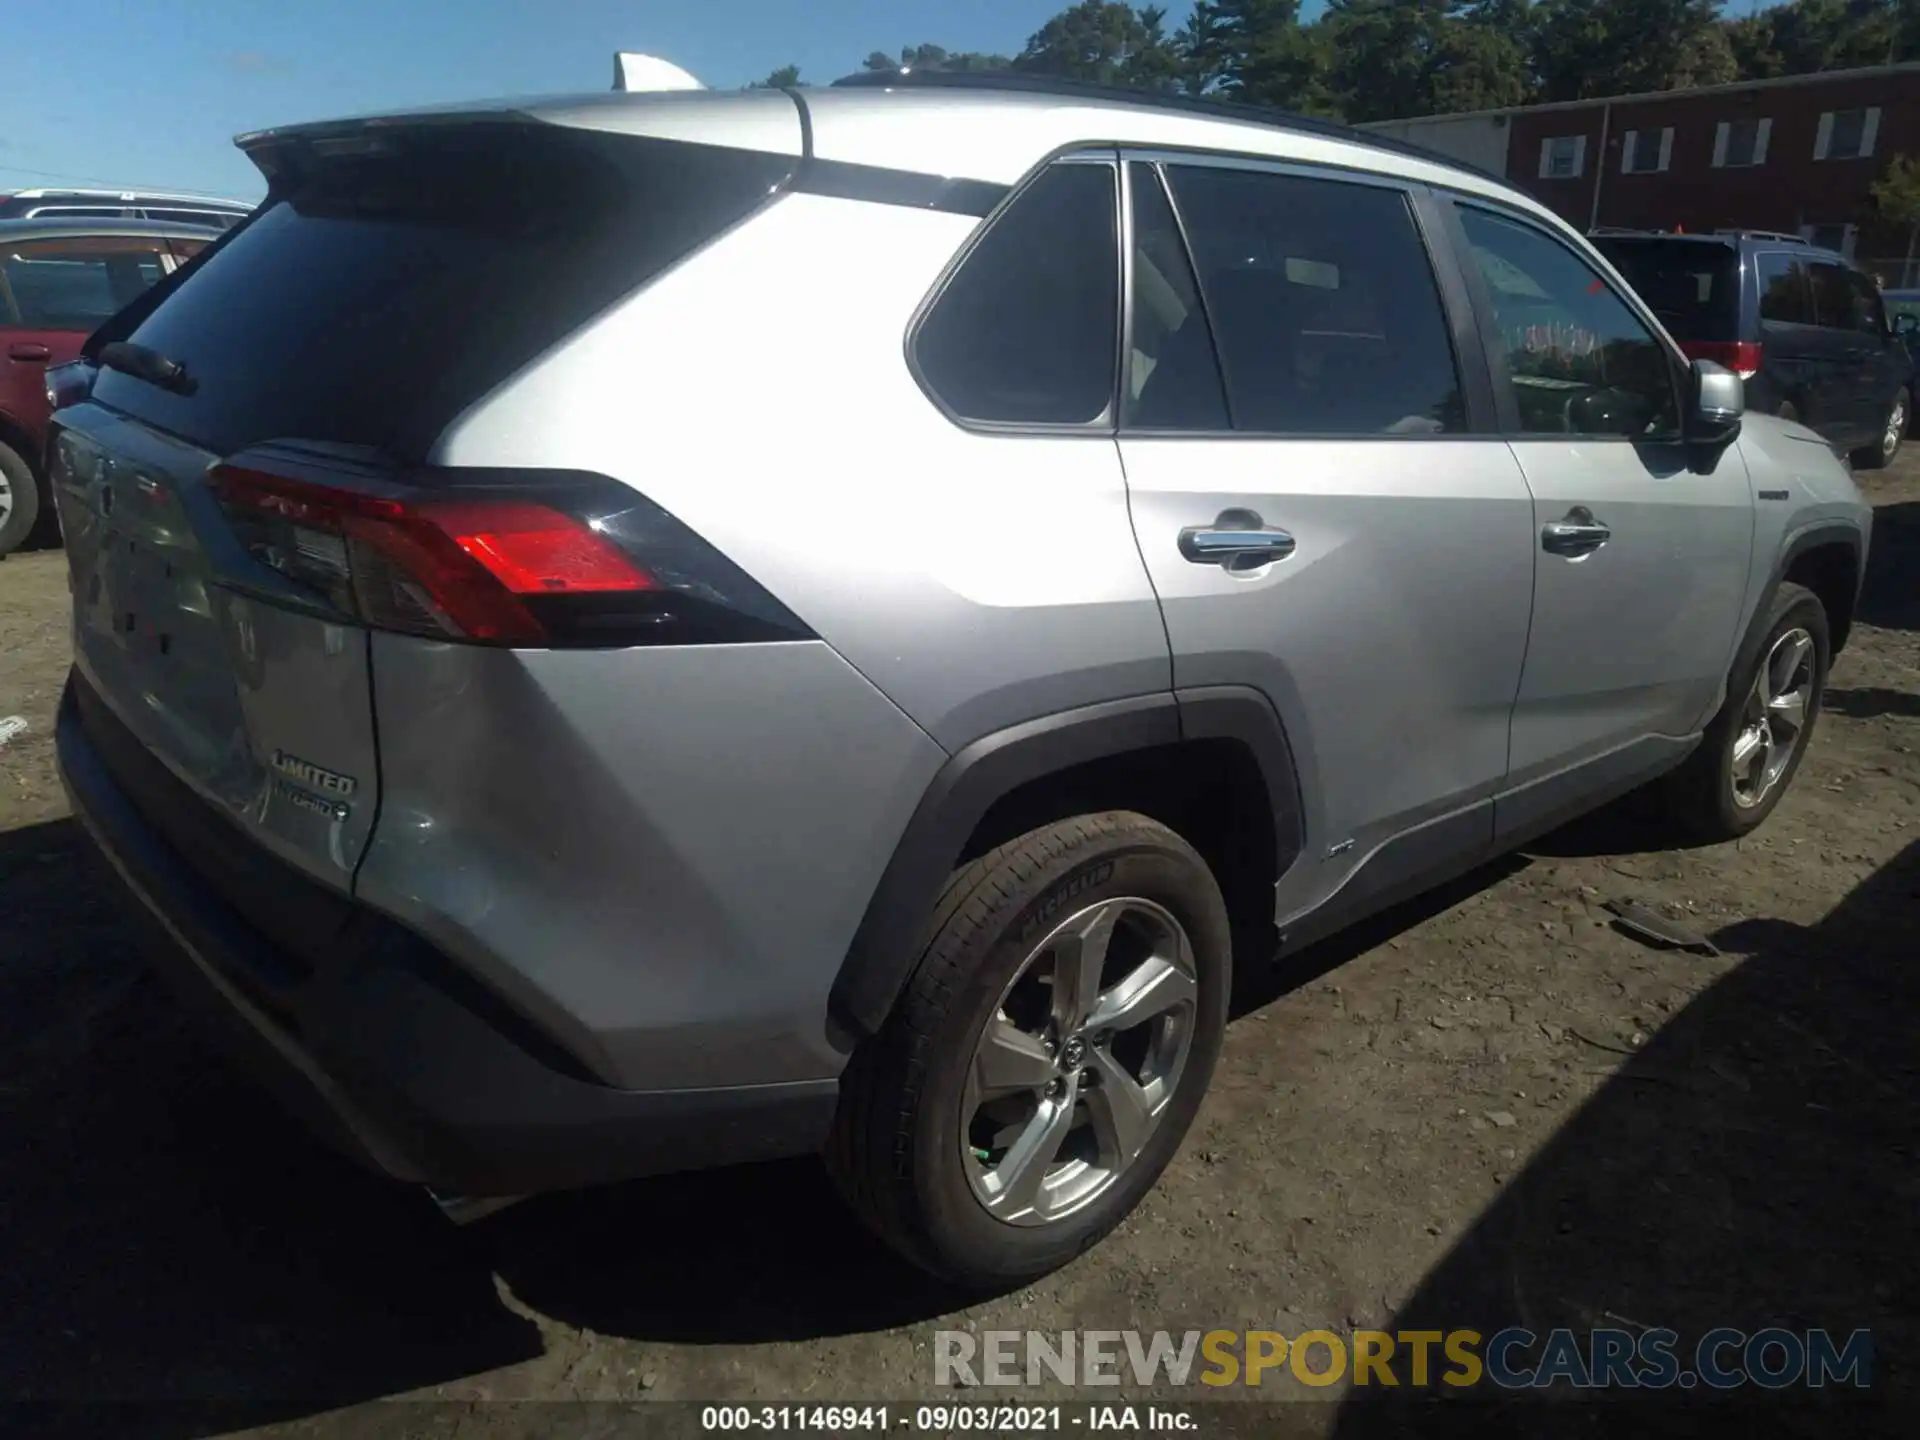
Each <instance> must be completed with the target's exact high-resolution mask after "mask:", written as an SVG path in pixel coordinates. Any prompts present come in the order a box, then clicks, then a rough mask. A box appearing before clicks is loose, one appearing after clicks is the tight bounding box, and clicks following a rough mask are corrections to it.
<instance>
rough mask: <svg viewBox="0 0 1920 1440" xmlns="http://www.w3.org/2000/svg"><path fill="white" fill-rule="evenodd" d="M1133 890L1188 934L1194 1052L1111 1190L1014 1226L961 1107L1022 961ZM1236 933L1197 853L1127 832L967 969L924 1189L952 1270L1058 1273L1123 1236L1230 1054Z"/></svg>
mask: <svg viewBox="0 0 1920 1440" xmlns="http://www.w3.org/2000/svg"><path fill="white" fill-rule="evenodd" d="M1169 838H1170V839H1171V838H1172V837H1169ZM1102 871H1105V872H1106V873H1105V874H1101V873H1100V872H1102ZM1122 895H1132V896H1138V897H1140V898H1142V899H1146V900H1151V901H1153V902H1154V903H1156V904H1159V905H1162V906H1164V907H1165V908H1166V909H1167V910H1168V911H1169V912H1170V913H1171V914H1172V915H1173V916H1174V918H1175V919H1176V920H1178V921H1179V922H1180V924H1181V926H1182V927H1183V928H1185V930H1186V932H1187V935H1188V938H1189V940H1190V942H1191V943H1192V946H1193V952H1194V966H1195V971H1196V978H1197V981H1198V988H1199V996H1198V1000H1197V1003H1196V1005H1195V1016H1194V1035H1193V1047H1192V1049H1191V1051H1190V1052H1189V1053H1188V1057H1187V1062H1186V1067H1185V1069H1184V1070H1183V1071H1182V1073H1181V1077H1180V1082H1179V1085H1178V1088H1177V1089H1176V1090H1175V1092H1174V1096H1173V1099H1172V1100H1171V1101H1170V1102H1169V1104H1168V1107H1167V1109H1166V1111H1165V1112H1164V1113H1163V1114H1162V1116H1161V1118H1160V1123H1159V1124H1158V1126H1157V1127H1156V1128H1155V1130H1154V1133H1153V1136H1152V1138H1151V1139H1150V1140H1149V1141H1148V1142H1147V1146H1146V1148H1145V1150H1143V1151H1142V1152H1141V1154H1140V1156H1139V1158H1138V1159H1136V1160H1135V1161H1134V1163H1133V1165H1132V1167H1131V1168H1130V1169H1129V1170H1128V1171H1127V1172H1126V1173H1125V1174H1124V1175H1122V1176H1121V1177H1120V1179H1119V1180H1118V1181H1117V1182H1116V1183H1115V1184H1114V1185H1113V1186H1112V1187H1111V1188H1110V1189H1108V1190H1107V1191H1106V1193H1105V1194H1103V1195H1101V1196H1100V1197H1099V1198H1098V1199H1097V1200H1095V1201H1094V1202H1093V1203H1092V1204H1090V1205H1088V1206H1086V1207H1085V1208H1084V1209H1083V1210H1080V1211H1078V1212H1076V1213H1075V1214H1074V1215H1073V1216H1071V1217H1069V1218H1067V1219H1066V1220H1063V1221H1061V1222H1058V1223H1056V1224H1052V1225H1045V1226H1019V1225H1009V1224H1007V1223H1006V1222H1005V1221H1002V1220H998V1219H995V1218H994V1217H993V1216H992V1215H990V1214H988V1213H987V1211H986V1210H985V1208H984V1207H983V1206H982V1205H981V1204H980V1202H979V1200H978V1198H976V1196H975V1195H974V1193H973V1189H972V1187H971V1185H969V1184H968V1181H967V1176H966V1173H965V1171H964V1168H963V1166H964V1163H965V1162H964V1159H963V1157H962V1154H961V1144H960V1128H959V1120H960V1104H961V1094H962V1090H963V1088H964V1084H965V1079H966V1073H967V1069H968V1067H969V1066H970V1065H971V1063H972V1058H973V1053H974V1048H975V1046H976V1045H977V1043H978V1041H979V1037H980V1035H981V1033H982V1031H983V1030H984V1028H985V1026H986V1023H987V1021H988V1019H989V1017H990V1016H991V1014H992V1013H993V1010H994V1009H995V1008H996V1007H997V1006H998V1004H999V1000H1000V996H1001V995H1002V994H1003V993H1004V992H1005V990H1006V987H1007V985H1008V983H1009V982H1010V981H1011V980H1012V978H1013V976H1014V974H1015V972H1016V971H1017V969H1018V968H1019V966H1020V963H1021V962H1022V961H1023V960H1024V959H1025V958H1026V957H1027V955H1028V954H1029V953H1030V952H1031V950H1032V947H1033V946H1034V945H1035V944H1037V943H1038V942H1039V940H1040V939H1041V937H1042V936H1043V935H1044V934H1045V933H1046V931H1047V930H1048V929H1049V928H1050V927H1051V926H1053V925H1055V924H1058V923H1059V922H1060V921H1061V920H1064V919H1066V918H1067V917H1068V916H1069V915H1071V914H1073V913H1074V912H1075V911H1078V910H1081V909H1085V908H1086V907H1088V906H1090V905H1094V904H1097V903H1098V902H1099V901H1101V900H1106V899H1112V898H1115V897H1118V896H1122ZM1229 934H1230V932H1229V928H1228V925H1227V917H1226V909H1225V906H1224V905H1223V904H1222V902H1221V899H1220V892H1219V889H1218V887H1217V886H1216V885H1215V883H1214V880H1213V877H1212V875H1211V874H1210V873H1209V872H1208V871H1207V868H1206V866H1205V864H1204V863H1203V862H1202V861H1201V860H1200V858H1199V857H1198V856H1197V855H1194V854H1193V853H1192V852H1191V851H1190V850H1187V849H1186V848H1185V846H1180V847H1179V848H1178V849H1175V848H1173V847H1172V846H1169V845H1166V844H1157V843H1154V842H1153V841H1152V840H1150V839H1142V838H1138V837H1127V838H1126V839H1125V840H1123V841H1121V842H1120V843H1109V844H1104V845H1100V846H1097V847H1090V848H1088V849H1086V850H1083V851H1079V852H1077V853H1074V854H1072V855H1071V857H1070V859H1069V860H1068V862H1067V863H1065V864H1064V865H1061V866H1059V867H1058V868H1054V869H1052V870H1051V873H1045V874H1043V875H1042V877H1040V884H1039V888H1038V891H1037V893H1035V894H1033V895H1032V898H1031V899H1030V900H1028V902H1027V903H1026V904H1024V905H1021V906H1020V907H1019V908H1018V909H1017V910H1016V911H1015V912H1014V914H1013V916H1012V918H1011V921H1010V923H1006V924H1003V925H1001V926H1000V927H999V929H998V932H997V934H995V936H994V937H993V938H992V940H990V941H989V942H988V943H987V944H986V945H984V946H983V947H981V948H980V953H979V954H978V955H977V957H975V963H973V964H971V965H969V966H968V967H966V971H965V979H964V981H963V982H962V984H961V986H960V987H959V988H958V990H957V992H956V993H955V994H954V996H953V997H952V1001H951V1003H950V1004H949V1005H948V1006H947V1009H946V1014H945V1016H944V1017H943V1019H942V1021H941V1022H940V1024H939V1027H938V1029H937V1031H936V1033H935V1036H934V1045H933V1047H932V1048H933V1058H932V1060H931V1061H930V1063H929V1066H928V1071H927V1074H926V1077H925V1083H924V1084H923V1085H922V1087H921V1089H920V1094H919V1103H918V1106H917V1114H916V1116H915V1123H914V1145H913V1177H914V1181H913V1183H914V1189H915V1191H916V1199H917V1200H918V1202H919V1203H918V1208H919V1209H920V1211H921V1214H922V1216H923V1218H924V1222H925V1225H926V1231H927V1236H928V1240H929V1242H930V1244H931V1245H932V1247H933V1248H934V1250H935V1251H936V1252H937V1253H939V1255H940V1257H941V1260H942V1264H943V1268H945V1269H948V1270H949V1271H950V1272H951V1273H956V1274H961V1275H964V1276H966V1277H968V1278H970V1279H973V1280H977V1281H979V1282H981V1283H993V1282H995V1281H997V1280H1006V1281H1015V1280H1019V1279H1023V1278H1027V1277H1030V1276H1033V1275H1036V1274H1040V1273H1043V1272H1045V1271H1048V1270H1052V1269H1054V1268H1056V1267H1058V1266H1059V1265H1062V1264H1065V1263H1066V1262H1067V1261H1069V1260H1071V1259H1072V1258H1073V1257H1074V1256H1076V1255H1078V1254H1080V1253H1081V1252H1082V1251H1084V1250H1086V1249H1087V1248H1088V1247H1089V1246H1091V1245H1093V1244H1094V1243H1095V1242H1096V1241H1098V1240H1099V1239H1100V1238H1101V1237H1102V1236H1103V1235H1105V1234H1107V1233H1108V1232H1109V1231H1110V1230H1112V1228H1113V1227H1114V1226H1115V1225H1117V1224H1118V1223H1119V1222H1120V1221H1121V1220H1122V1219H1124V1218H1125V1217H1126V1215H1127V1214H1128V1213H1129V1212H1130V1211H1131V1210H1132V1209H1133V1208H1134V1206H1135V1205H1137V1204H1138V1203H1139V1201H1140V1199H1141V1198H1142V1197H1143V1196H1144V1195H1145V1194H1146V1193H1147V1191H1148V1190H1150V1189H1151V1188H1152V1186H1153V1184H1154V1182H1155V1181H1156V1180H1157V1179H1158V1178H1159V1176H1160V1173H1161V1172H1162V1171H1163V1170H1164V1169H1165V1168H1166V1166H1167V1163H1168V1162H1169V1161H1170V1160H1172V1158H1173V1156H1174V1154H1175V1152H1176V1151H1177V1150H1178V1149H1179V1147H1180V1142H1181V1141H1182V1139H1184V1138H1185V1135H1186V1132H1187V1129H1188V1127H1189V1126H1190V1125H1191V1123H1192V1120H1193V1116H1194V1114H1195V1112H1196V1111H1197V1110H1198V1109H1199V1107H1200V1103H1201V1100H1202V1099H1203V1098H1204V1096H1205V1094H1206V1090H1207V1084H1208V1081H1209V1080H1210V1079H1211V1077H1212V1072H1213V1068H1214V1064H1215V1062H1216V1061H1217V1059H1218V1058H1219V1052H1220V1046H1221V1042H1222V1039H1223V1036H1224V1033H1225V1029H1226V1019H1227V1006H1228V999H1229V994H1230V991H1231V989H1232V973H1231V972H1232V964H1231V949H1230V946H1231V941H1230V938H1229Z"/></svg>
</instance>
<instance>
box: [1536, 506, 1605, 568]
mask: <svg viewBox="0 0 1920 1440" xmlns="http://www.w3.org/2000/svg"><path fill="white" fill-rule="evenodd" d="M1612 538H1613V531H1611V530H1609V529H1608V528H1607V527H1606V526H1605V525H1603V524H1601V523H1600V522H1599V521H1598V520H1596V519H1594V518H1593V512H1592V511H1591V510H1589V509H1587V507H1586V506H1584V505H1576V506H1574V507H1573V508H1572V509H1571V510H1569V511H1568V512H1567V518H1566V519H1564V520H1554V521H1550V522H1549V523H1548V524H1545V525H1543V526H1541V527H1540V548H1541V549H1542V550H1544V551H1546V552H1547V553H1548V554H1549V555H1565V556H1568V557H1570V558H1572V559H1576V560H1577V559H1578V558H1579V557H1580V556H1582V555H1591V554H1592V553H1593V552H1594V551H1596V550H1598V549H1599V548H1600V547H1601V546H1602V545H1604V544H1606V543H1607V542H1608V541H1609V540H1611V539H1612Z"/></svg>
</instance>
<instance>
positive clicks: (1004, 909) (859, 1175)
mask: <svg viewBox="0 0 1920 1440" xmlns="http://www.w3.org/2000/svg"><path fill="white" fill-rule="evenodd" d="M1231 968H1232V958H1231V949H1230V942H1229V929H1228V923H1227V914H1226V907H1225V905H1224V904H1223V902H1222V900H1221V897H1220V890H1219V887H1218V886H1217V885H1216V884H1215V882H1214V878H1213V875H1212V873H1211V872H1210V871H1209V870H1208V869H1207V866H1206V863H1205V862H1204V861H1202V860H1201V858H1200V857H1199V856H1198V855H1197V854H1196V853H1195V852H1194V850H1193V848H1192V847H1191V846H1189V845H1188V844H1187V843H1186V841H1184V840H1182V839H1181V838H1180V837H1179V836H1178V835H1176V834H1175V833H1174V832H1173V831H1171V830H1169V829H1167V828H1166V827H1165V826H1163V825H1160V824H1158V823H1157V822H1155V821H1153V820H1149V819H1147V818H1146V817H1145V816H1142V815H1135V814H1131V813H1127V812H1110V813H1106V814H1099V815H1087V816H1081V817H1079V818H1076V819H1073V820H1068V821H1063V822H1060V823H1058V824H1054V825H1048V826H1045V827H1043V828H1041V829H1038V830H1034V831H1032V832H1030V833H1028V834H1026V835H1023V836H1021V837H1020V838H1019V839H1017V840H1013V841H1010V842H1009V843H1007V844H1005V845H1002V846H1000V847H999V848H998V849H996V850H993V851H991V852H989V853H988V854H986V855H983V856H981V857H980V858H979V859H977V860H975V861H974V862H973V863H971V864H969V865H967V866H965V867H963V868H962V869H960V870H958V871H956V872H955V873H954V874H953V876H952V877H951V878H950V879H949V880H948V882H947V885H946V888H945V890H944V891H943V892H942V895H941V897H940V900H939V903H938V904H937V905H936V906H935V909H934V913H933V916H932V917H931V924H930V927H929V934H928V938H927V941H926V947H925V949H924V951H923V952H922V954H921V958H920V963H919V965H918V967H917V969H916V970H915V971H914V974H913V977H912V979H911V980H910V981H909V982H908V986H907V990H906V992H905V993H904V994H903V995H902V996H901V998H900V1001H899V1003H898V1004H897V1005H896V1006H895V1008H894V1012H893V1014H892V1015H891V1016H889V1017H888V1020H887V1023H886V1024H885V1025H884V1026H883V1027H882V1029H881V1031H880V1033H879V1034H878V1035H875V1036H874V1037H872V1039H870V1040H869V1041H867V1042H866V1043H865V1044H864V1045H862V1046H861V1048H860V1049H859V1051H857V1052H856V1053H855V1055H854V1057H853V1059H852V1061H851V1062H850V1063H849V1065H848V1068H847V1072H846V1074H845V1076H844V1077H843V1078H842V1081H841V1102H840V1113H839V1115H838V1117H837V1119H836V1122H835V1127H834V1135H833V1139H832V1141H831V1142H830V1145H829V1148H828V1164H829V1168H830V1169H831V1171H832V1172H833V1175H834V1178H835V1180H836V1182H837V1183H838V1185H839V1187H840V1189H841V1191H842V1193H843V1194H845V1195H846V1197H847V1199H848V1200H849V1201H850V1202H851V1203H852V1205H853V1207H854V1208H855V1209H856V1210H857V1211H858V1212H859V1213H860V1215H861V1218H862V1219H863V1220H865V1221H866V1223H867V1224H868V1225H869V1226H870V1227H871V1228H872V1229H873V1230H874V1231H875V1232H876V1233H877V1234H878V1235H879V1236H880V1237H881V1238H882V1239H883V1240H885V1241H886V1242H887V1243H888V1244H889V1245H891V1246H892V1247H893V1248H894V1249H896V1250H897V1251H899V1252H900V1253H901V1254H902V1255H904V1256H905V1257H906V1258H908V1259H909V1260H911V1261H912V1262H913V1263H915V1264H916V1265H918V1266H920V1267H921V1268H922V1269H925V1270H927V1271H929V1272H931V1273H932V1274H934V1275H937V1276H939V1277H940V1278H942V1279H945V1280H947V1281H950V1282H953V1283H956V1284H959V1285H962V1286H965V1287H968V1288H971V1289H982V1290H991V1289H1001V1288H1005V1287H1007V1286H1010V1285H1015V1284H1019V1283H1022V1282H1024V1281H1027V1280H1032V1279H1035V1278H1037V1277H1038V1276H1041V1275H1044V1274H1046V1273H1047V1272H1048V1271H1050V1270H1054V1269H1057V1268H1058V1267H1059V1266H1061V1265H1064V1264H1066V1263H1067V1262H1068V1261H1069V1260H1071V1259H1073V1258H1074V1256H1076V1255H1078V1254H1080V1253H1081V1252H1082V1251H1083V1250H1086V1249H1087V1248H1088V1247H1090V1246H1092V1245H1093V1244H1094V1243H1096V1242H1097V1241H1098V1240H1099V1239H1100V1238H1101V1237H1102V1236H1104V1235H1106V1234H1107V1232H1108V1231H1110V1230H1112V1229H1113V1227H1114V1226H1115V1225H1117V1224H1119V1223H1120V1221H1121V1220H1122V1219H1124V1218H1125V1217H1126V1215H1127V1214H1128V1212H1130V1211H1131V1210H1132V1209H1133V1208H1134V1206H1135V1205H1137V1204H1138V1203H1139V1202H1140V1199H1141V1197H1143V1196H1144V1195H1145V1194H1146V1193H1147V1191H1148V1190H1149V1189H1151V1188H1152V1186H1153V1183H1154V1181H1155V1180H1157V1179H1158V1178H1159V1176H1160V1172H1161V1171H1162V1170H1163V1169H1165V1168H1166V1165H1167V1162H1168V1161H1169V1160H1171V1159H1172V1158H1173V1154H1174V1152H1175V1151H1176V1150H1177V1149H1178V1148H1179V1145H1180V1142H1181V1140H1182V1138H1184V1136H1185V1135H1186V1132H1187V1128H1188V1126H1189V1125H1191V1123H1192V1121H1193V1116H1194V1113H1195V1111H1196V1110H1198V1108H1199V1105H1200V1100H1201V1097H1202V1096H1203V1095H1204V1094H1205V1092H1206V1088H1207V1082H1208V1080H1209V1078H1210V1077H1211V1076H1212V1073H1213V1067H1214V1062H1215V1060H1216V1059H1217V1058H1218V1056H1219V1053H1220V1045H1221V1040H1222V1037H1223V1036H1224V1033H1225V1029H1226V1019H1227V1000H1228V994H1229V991H1230V990H1231V988H1232V987H1231V981H1232V976H1231Z"/></svg>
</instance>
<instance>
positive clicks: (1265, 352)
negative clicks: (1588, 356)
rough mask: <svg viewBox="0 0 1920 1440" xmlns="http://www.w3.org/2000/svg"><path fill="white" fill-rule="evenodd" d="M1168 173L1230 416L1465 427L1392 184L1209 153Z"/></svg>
mask: <svg viewBox="0 0 1920 1440" xmlns="http://www.w3.org/2000/svg"><path fill="white" fill-rule="evenodd" d="M1166 174H1167V179H1168V183H1169V184H1170V185H1171V187H1172V191H1173V198H1174V202H1175V203H1176V205H1177V206H1178V207H1179V212H1180V218H1181V220H1182V221H1183V222H1184V223H1185V226H1186V232H1187V239H1188V241H1189V243H1190V244H1191V246H1192V250H1193V257H1194V265H1195V268H1196V269H1197V270H1198V271H1199V275H1200V292H1201V294H1202V296H1203V297H1204V298H1205V300H1206V307H1207V313H1208V315H1209V316H1210V317H1211V318H1212V320H1213V326H1214V333H1215V336H1216V338H1217V339H1218V341H1219V347H1220V356H1221V361H1222V364H1223V365H1224V367H1225V370H1226V378H1227V391H1228V395H1229V397H1230V399H1231V401H1232V406H1233V423H1234V426H1235V428H1236V429H1240V430H1257V431H1263V432H1266V433H1270V434H1283V435H1284V434H1295V435H1301V434H1307V435H1314V434H1317V435H1420V434H1434V433H1438V432H1441V431H1449V430H1464V429H1465V428H1466V411H1465V405H1464V403H1463V400H1462V395H1461V389H1460V379H1459V373H1458V371H1457V370H1456V368H1455V365H1454V356H1453V344H1452V340H1451V338H1450V336H1449V334H1448V330H1447V322H1446V316H1445V312H1444V311H1443V310H1442V308H1441V303H1440V291H1439V288H1438V286H1437V285H1436V283H1435V281H1434V277H1433V269H1432V266H1431V265H1430V264H1429V262H1428V259H1427V253H1426V247H1425V245H1424V244H1423V243H1422V242H1421V239H1420V234H1419V231H1418V230H1417V229H1416V228H1415V226H1414V220H1413V214H1412V212H1411V210H1410V209H1409V208H1408V205H1407V198H1406V196H1405V195H1404V194H1403V193H1402V192H1400V191H1398V190H1392V189H1385V188H1381V187H1377V186H1371V185H1361V184H1350V183H1347V182H1344V181H1338V180H1317V179H1306V178H1303V177H1300V176H1294V175H1280V174H1275V173H1272V172H1268V171H1255V170H1232V169H1222V168H1217V167H1214V166H1199V165H1170V166H1168V167H1167V170H1166Z"/></svg>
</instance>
